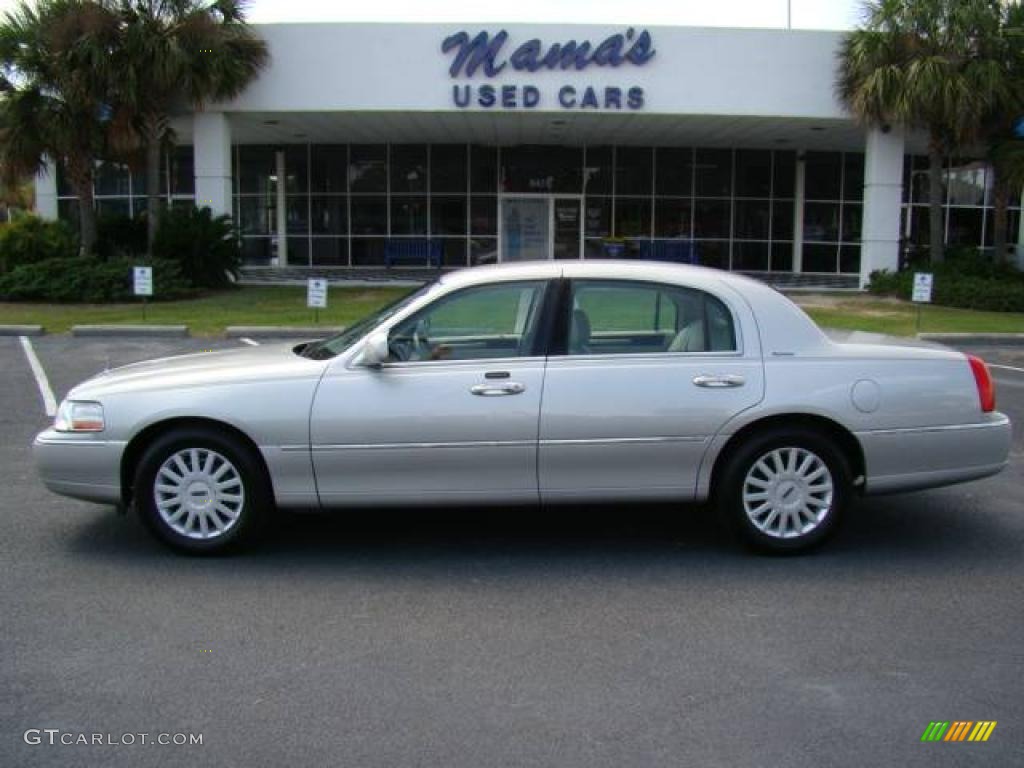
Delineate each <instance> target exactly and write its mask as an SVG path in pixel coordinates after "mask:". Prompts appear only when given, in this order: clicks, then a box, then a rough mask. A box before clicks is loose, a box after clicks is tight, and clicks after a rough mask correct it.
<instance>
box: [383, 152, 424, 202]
mask: <svg viewBox="0 0 1024 768" xmlns="http://www.w3.org/2000/svg"><path fill="white" fill-rule="evenodd" d="M426 191H427V145H426V144H392V145H391V194H393V195H395V194H402V193H405V192H423V193H425V192H426Z"/></svg>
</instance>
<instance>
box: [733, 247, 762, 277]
mask: <svg viewBox="0 0 1024 768" xmlns="http://www.w3.org/2000/svg"><path fill="white" fill-rule="evenodd" d="M770 258H771V249H770V247H769V245H768V243H745V242H742V241H739V240H738V241H736V242H735V243H733V245H732V268H733V269H740V270H747V271H751V272H766V271H767V270H768V267H769V264H770Z"/></svg>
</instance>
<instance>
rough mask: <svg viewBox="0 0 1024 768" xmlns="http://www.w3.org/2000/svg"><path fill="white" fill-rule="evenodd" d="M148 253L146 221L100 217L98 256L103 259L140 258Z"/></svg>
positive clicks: (97, 227)
mask: <svg viewBox="0 0 1024 768" xmlns="http://www.w3.org/2000/svg"><path fill="white" fill-rule="evenodd" d="M145 252H146V220H145V219H143V218H138V219H133V218H131V217H129V216H109V215H108V216H100V217H99V219H97V221H96V254H97V255H98V256H99V257H100V258H101V259H113V258H117V257H118V256H139V255H141V254H144V253H145Z"/></svg>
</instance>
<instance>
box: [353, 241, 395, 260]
mask: <svg viewBox="0 0 1024 768" xmlns="http://www.w3.org/2000/svg"><path fill="white" fill-rule="evenodd" d="M386 242H387V240H386V238H383V237H353V238H352V243H351V245H350V248H351V249H352V266H354V267H380V266H383V265H384V245H385V243H386Z"/></svg>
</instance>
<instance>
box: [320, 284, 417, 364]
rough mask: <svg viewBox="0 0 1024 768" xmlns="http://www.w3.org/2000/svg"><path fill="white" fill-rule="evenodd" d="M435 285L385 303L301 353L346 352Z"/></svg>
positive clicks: (322, 356) (328, 355) (325, 354)
mask: <svg viewBox="0 0 1024 768" xmlns="http://www.w3.org/2000/svg"><path fill="white" fill-rule="evenodd" d="M435 285H437V281H436V280H434V281H432V282H429V283H427V284H426V285H424V286H423V287H421V288H418V289H417V290H415V291H413V292H412V293H408V294H406V295H405V296H401V297H400V298H398V299H395V300H394V301H393V302H391V303H390V304H385V305H384V306H383V307H381V308H380V309H378V310H377V311H376V312H374V313H372V314H369V315H367V316H366V317H364V318H363V319H362V320H359V321H357V322H355V323H353V324H352V325H350V326H348V327H347V328H345V330H343V331H342V332H341V333H339V334H338V335H337V336H331V337H329V338H326V339H323V340H322V341H316V342H313V343H312V344H310V345H309V346H307V347H306V348H305V349H303V350H302V352H301V355H302V356H303V357H308V358H310V359H311V360H327V359H328V358H331V357H334V356H335V355H338V354H340V353H342V352H344V351H345V350H346V349H348V348H349V347H351V346H352V345H353V344H354V343H355V342H357V341H358V340H359V339H361V338H362V337H363V336H365V335H366V334H367V333H369V332H370V331H371V330H373V329H374V328H375V327H376V326H378V325H380V324H381V323H383V322H384V321H385V320H387V319H388V318H389V317H391V316H392V315H394V314H396V313H397V312H399V311H400V310H401V309H403V308H404V307H406V306H408V305H409V304H411V303H412V302H414V301H415V300H416V299H418V298H419V297H420V296H422V295H424V294H425V293H427V292H428V291H430V290H431V289H432V288H433V287H434V286H435Z"/></svg>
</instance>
